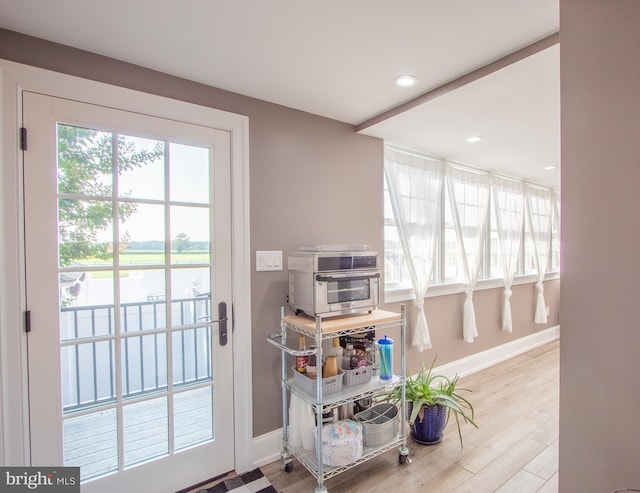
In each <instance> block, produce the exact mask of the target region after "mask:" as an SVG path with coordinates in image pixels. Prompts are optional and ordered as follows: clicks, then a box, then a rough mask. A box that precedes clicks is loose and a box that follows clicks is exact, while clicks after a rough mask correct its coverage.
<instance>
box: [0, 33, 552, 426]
mask: <svg viewBox="0 0 640 493" xmlns="http://www.w3.org/2000/svg"><path fill="white" fill-rule="evenodd" d="M0 58H4V59H7V60H12V61H17V62H21V63H25V64H29V65H34V66H37V67H42V68H48V69H51V70H55V71H58V72H63V73H68V74H72V75H76V76H80V77H85V78H88V79H93V80H98V81H101V82H107V83H111V84H114V85H118V86H122V87H128V88H132V89H137V90H141V91H145V92H149V93H153V94H158V95H162V96H167V97H172V98H175V99H179V100H183V101H189V102H192V103H196V104H200V105H204V106H210V107H214V108H218V109H222V110H227V111H231V112H234V113H240V114H243V115H248V116H249V119H250V120H249V127H250V130H249V134H250V141H249V148H250V149H249V152H250V160H251V164H250V166H251V170H250V180H251V192H250V199H251V234H250V236H251V251H252V252H255V251H256V250H282V251H283V252H284V255H285V257H286V254H287V253H288V252H291V251H294V250H297V249H298V248H299V246H300V245H301V244H309V243H318V242H319V243H366V244H369V245H371V246H372V247H373V248H374V249H376V250H377V251H380V252H381V251H382V248H383V224H382V207H383V202H382V165H383V156H382V141H381V140H379V139H376V138H372V137H366V136H362V135H358V134H356V133H355V132H354V130H353V128H352V127H351V126H350V125H346V124H344V123H340V122H337V121H333V120H328V119H326V118H321V117H318V116H314V115H311V114H308V113H303V112H300V111H296V110H292V109H288V108H284V107H282V106H278V105H274V104H271V103H267V102H264V101H260V100H256V99H252V98H248V97H245V96H241V95H238V94H234V93H231V92H228V91H223V90H220V89H216V88H212V87H208V86H205V85H202V84H197V83H194V82H190V81H186V80H183V79H178V78H176V77H172V76H169V75H166V74H161V73H157V72H154V71H151V70H148V69H144V68H141V67H137V66H134V65H131V64H127V63H124V62H119V61H116V60H113V59H109V58H105V57H102V56H98V55H94V54H91V53H87V52H83V51H80V50H76V49H72V48H68V47H65V46H61V45H57V44H54V43H50V42H46V41H43V40H39V39H36V38H32V37H28V36H23V35H20V34H17V33H13V32H11V31H6V30H1V29H0ZM252 262H253V260H252ZM251 282H252V291H251V294H252V321H253V325H252V332H253V341H252V343H253V361H252V365H253V376H254V378H253V400H254V428H253V433H254V436H259V435H261V434H264V433H267V432H269V431H272V430H275V429H277V428H279V427H280V426H281V410H280V383H279V371H280V366H279V353H278V351H277V350H276V349H275V348H274V347H273V346H271V345H269V344H267V343H266V341H265V337H266V336H267V335H268V334H270V333H273V332H277V331H278V330H279V313H280V306H281V305H282V304H283V303H284V302H285V298H286V294H287V275H286V271H282V272H253V274H252V279H251ZM559 284H560V282H559V281H550V282H547V283H546V284H545V297H546V299H547V304H548V305H549V306H550V308H551V315H550V317H549V323H548V324H547V325H545V326H540V325H536V324H534V323H533V321H532V318H533V313H534V307H535V289H534V285H533V284H526V285H521V286H515V287H514V288H513V297H512V307H513V317H514V331H513V333H512V334H508V333H506V332H504V331H502V330H500V320H499V310H500V306H501V300H502V290H500V289H491V290H484V291H479V292H477V293H476V294H475V295H474V303H475V306H476V318H477V322H478V330H479V332H480V337H479V338H478V339H477V341H476V342H474V343H473V344H468V343H465V342H463V340H462V334H461V332H462V329H461V327H462V306H463V302H464V295H462V294H460V295H451V296H440V297H436V298H429V299H428V300H427V302H426V305H425V306H426V313H427V317H428V321H429V324H430V332H431V337H432V341H433V346H434V348H435V349H433V350H429V351H425V352H423V353H418V352H417V351H414V350H410V351H409V355H408V360H409V369H410V370H411V371H417V369H418V367H419V366H420V364H421V362H422V360H425V361H427V362H430V361H431V360H432V359H433V357H434V356H435V355H437V356H438V359H437V361H438V364H444V363H447V362H450V361H453V360H456V359H458V358H461V357H464V356H468V355H470V354H473V353H475V352H478V351H482V350H485V349H489V348H492V347H494V346H498V345H500V344H504V343H505V342H509V341H512V340H514V339H517V338H520V337H523V336H526V335H530V334H532V333H534V332H536V331H539V330H541V329H543V328H546V327H549V326H553V325H556V324H557V323H558V312H559V306H558V305H559ZM384 308H387V309H392V310H397V309H398V308H399V305H398V304H392V305H389V306H386V307H384Z"/></svg>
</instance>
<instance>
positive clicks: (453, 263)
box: [384, 147, 560, 298]
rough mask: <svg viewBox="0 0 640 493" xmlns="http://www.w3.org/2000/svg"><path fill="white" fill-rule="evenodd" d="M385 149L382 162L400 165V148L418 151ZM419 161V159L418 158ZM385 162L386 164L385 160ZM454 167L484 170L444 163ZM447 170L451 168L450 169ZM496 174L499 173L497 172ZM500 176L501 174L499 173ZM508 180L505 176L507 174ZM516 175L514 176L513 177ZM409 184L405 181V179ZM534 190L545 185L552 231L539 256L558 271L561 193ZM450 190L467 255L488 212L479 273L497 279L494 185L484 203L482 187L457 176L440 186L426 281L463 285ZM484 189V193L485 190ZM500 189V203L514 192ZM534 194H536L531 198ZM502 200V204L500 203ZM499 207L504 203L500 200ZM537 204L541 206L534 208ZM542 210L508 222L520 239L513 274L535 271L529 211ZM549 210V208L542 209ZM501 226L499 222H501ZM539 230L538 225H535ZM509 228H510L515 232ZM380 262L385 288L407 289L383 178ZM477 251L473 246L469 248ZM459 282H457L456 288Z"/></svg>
mask: <svg viewBox="0 0 640 493" xmlns="http://www.w3.org/2000/svg"><path fill="white" fill-rule="evenodd" d="M386 150H387V151H388V152H386V153H385V159H386V162H388V161H389V160H393V162H394V163H397V164H399V165H405V164H406V163H405V162H402V161H403V158H402V157H399V156H402V153H403V152H407V154H408V155H411V156H417V155H418V154H417V153H410V152H408V151H399V150H397V149H394V148H390V147H387V148H386ZM424 159H425V160H433V158H429V157H428V156H424ZM418 161H419V160H418ZM385 165H386V164H385ZM411 165H412V166H416V160H415V159H414V160H412V164H411ZM452 168H455V169H458V170H463V171H466V172H468V173H476V174H485V175H486V172H484V171H480V170H474V169H472V168H468V167H462V166H458V165H455V166H453V165H450V164H448V165H447V168H446V169H447V170H450V169H452ZM449 174H450V172H449ZM496 179H497V178H496ZM499 179H501V180H504V179H503V178H499ZM444 180H445V181H447V180H451V178H450V176H448V175H447V173H445V177H444ZM506 180H507V181H508V180H509V179H506ZM512 181H518V180H512ZM519 183H520V184H521V185H520V186H519V187H520V189H522V190H523V191H522V192H521V193H520V195H519V196H520V197H522V196H523V195H522V194H524V193H525V192H524V188H525V187H524V186H523V185H522V182H519ZM405 185H407V184H405ZM420 186H421V184H420V183H411V184H410V188H412V187H420ZM534 188H535V189H537V190H541V189H542V190H544V191H545V193H551V194H552V195H551V196H552V197H553V200H552V211H551V214H552V227H551V233H550V234H551V237H550V240H549V241H548V242H547V244H548V245H549V248H548V251H545V252H543V254H542V256H541V257H542V258H543V259H544V261H545V262H547V263H548V266H547V271H548V272H551V273H558V272H560V231H559V230H560V197H559V194H558V193H555V192H552V191H551V190H550V189H545V188H544V187H538V186H536V187H534ZM450 190H453V191H454V193H455V195H456V199H457V204H458V208H457V211H458V215H459V220H460V225H461V232H462V241H464V246H465V250H466V252H467V257H468V258H469V259H470V258H471V255H472V252H471V250H472V249H473V248H475V245H477V243H474V241H473V238H474V231H475V228H476V226H475V225H477V224H480V222H481V221H480V220H481V217H479V215H482V214H486V215H487V217H486V228H485V237H484V240H483V243H484V245H483V250H482V255H480V256H479V262H480V265H479V272H478V279H479V280H481V281H488V280H499V281H501V282H502V279H503V276H504V272H503V265H502V255H501V251H500V240H499V231H498V220H497V215H496V214H497V212H496V198H495V196H494V194H495V193H496V192H495V189H492V190H491V195H490V198H489V206H488V207H486V205H485V202H484V201H485V200H486V192H483V191H482V187H480V186H476V185H474V184H470V183H460V182H458V181H456V180H454V181H452V183H451V184H449V183H448V182H446V183H445V185H444V186H443V187H442V192H441V195H440V199H439V200H440V207H439V209H440V211H439V214H440V216H441V217H440V220H439V224H440V227H439V231H438V241H437V246H436V252H435V256H436V258H435V261H434V268H433V270H432V275H431V279H430V282H429V285H430V286H432V287H433V286H441V287H444V286H449V287H450V288H451V289H454V291H462V285H463V284H464V283H465V271H464V265H463V261H462V257H461V255H462V253H461V252H462V249H461V248H460V240H459V238H458V235H457V233H456V228H455V220H454V219H455V218H454V213H455V210H454V209H453V208H452V204H453V203H454V202H453V198H452V197H451V194H450ZM483 193H485V195H483ZM498 193H500V198H499V203H500V204H504V203H505V202H506V201H507V200H513V194H514V192H510V193H511V195H509V193H506V192H498ZM534 200H537V199H536V198H534ZM501 206H502V205H501ZM502 207H503V206H502ZM538 209H539V208H538ZM541 213H542V212H541V211H537V212H535V213H533V214H531V215H529V214H524V217H525V218H527V219H526V220H523V221H522V224H519V223H518V225H517V226H510V227H511V228H514V227H518V228H519V231H520V235H521V241H520V242H519V254H518V262H517V270H516V276H533V275H536V273H537V268H536V258H535V247H534V244H533V241H534V235H532V234H531V231H532V227H531V224H530V221H529V219H528V217H531V218H532V220H534V221H539V220H542V219H544V218H541V217H538V216H539V214H541ZM545 213H547V214H548V213H549V211H547V212H545ZM504 227H505V226H504V225H503V228H504ZM536 230H538V228H536ZM513 231H514V230H512V231H511V234H513ZM541 235H542V233H540V232H538V233H537V235H536V239H537V240H538V245H540V244H544V242H543V241H541V240H542V239H543V238H542V237H541ZM384 245H385V250H384V263H385V293H387V294H398V295H399V296H400V297H403V298H406V297H408V296H409V295H407V296H405V293H409V292H410V291H411V288H412V286H411V280H410V277H409V273H408V269H407V265H406V262H405V259H404V253H403V249H402V245H401V242H400V238H399V234H398V228H397V225H396V219H395V217H394V213H393V208H392V206H391V200H390V196H389V190H388V188H387V183H386V182H385V188H384ZM473 253H475V252H473ZM456 286H457V288H456Z"/></svg>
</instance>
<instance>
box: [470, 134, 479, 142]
mask: <svg viewBox="0 0 640 493" xmlns="http://www.w3.org/2000/svg"><path fill="white" fill-rule="evenodd" d="M481 140H482V137H480V136H479V135H473V136H472V137H469V138H468V139H467V142H480V141H481Z"/></svg>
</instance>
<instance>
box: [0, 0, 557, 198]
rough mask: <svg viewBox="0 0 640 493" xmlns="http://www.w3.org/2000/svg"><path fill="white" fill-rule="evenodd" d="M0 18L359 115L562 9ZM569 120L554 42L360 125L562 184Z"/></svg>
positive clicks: (34, 3) (49, 9) (373, 1)
mask: <svg viewBox="0 0 640 493" xmlns="http://www.w3.org/2000/svg"><path fill="white" fill-rule="evenodd" d="M0 27H3V28H6V29H11V30H14V31H18V32H22V33H26V34H30V35H34V36H38V37H41V38H44V39H48V40H51V41H56V42H59V43H63V44H66V45H70V46H74V47H78V48H82V49H85V50H88V51H92V52H95V53H99V54H102V55H106V56H110V57H114V58H117V59H120V60H124V61H127V62H131V63H135V64H138V65H142V66H145V67H149V68H152V69H155V70H160V71H162V72H166V73H169V74H173V75H177V76H180V77H184V78H187V79H191V80H194V81H198V82H202V83H205V84H209V85H212V86H215V87H219V88H222V89H227V90H230V91H234V92H237V93H241V94H245V95H247V96H252V97H255V98H259V99H263V100H266V101H271V102H274V103H278V104H282V105H285V106H289V107H292V108H297V109H300V110H303V111H308V112H310V113H315V114H318V115H322V116H326V117H329V118H333V119H336V120H339V121H342V122H346V123H350V124H354V125H357V124H360V123H362V122H364V121H366V120H368V119H370V118H372V117H373V116H375V115H378V114H380V113H383V112H385V111H387V110H389V109H392V108H394V107H397V106H398V105H400V104H402V103H404V102H406V101H408V100H411V99H413V98H415V97H417V96H419V95H421V94H423V93H426V92H428V91H430V90H433V89H434V88H437V87H439V86H441V85H443V84H445V83H446V82H448V81H451V80H453V79H456V78H458V77H460V76H462V75H464V74H466V73H468V72H470V71H472V70H475V69H477V68H480V67H482V66H484V65H487V64H488V63H490V62H493V61H495V60H497V59H500V58H502V57H504V56H505V55H508V54H509V53H512V52H514V51H516V50H518V49H520V48H523V47H525V46H527V45H529V44H531V43H533V42H535V41H538V40H540V39H542V38H545V37H547V36H549V35H551V34H553V33H554V32H557V31H558V28H559V19H558V0H518V1H514V0H482V1H472V0H446V1H443V0H394V1H390V0H322V1H319V0H183V1H180V2H177V1H175V0H135V1H131V0H109V2H104V1H95V0H84V1H83V2H78V1H77V0H56V1H55V2H52V1H42V0H0ZM403 73H411V74H413V75H415V76H417V77H418V84H417V85H416V86H414V87H412V88H410V89H406V88H405V89H402V88H399V87H396V86H394V85H393V79H394V77H395V76H397V75H399V74H403ZM559 123H560V77H559V50H558V47H557V46H554V47H551V48H548V49H546V50H544V51H542V52H540V53H539V54H537V55H533V56H531V57H528V58H526V59H524V60H522V61H520V62H517V63H515V64H513V65H511V66H509V67H506V68H504V69H502V70H499V71H497V72H494V73H492V74H491V75H488V76H486V77H484V78H482V79H479V80H477V81H475V82H472V83H470V84H468V85H466V86H464V87H462V88H460V89H457V90H455V91H452V92H449V93H447V94H445V95H443V96H440V97H438V98H436V99H434V100H432V101H429V102H428V103H425V104H422V105H420V106H419V107H416V108H414V109H412V110H410V111H407V112H404V113H402V114H400V115H398V116H395V117H393V118H390V119H387V120H385V121H383V122H381V123H378V124H376V125H374V126H370V127H368V128H367V129H365V130H363V131H362V133H365V134H367V135H375V136H378V137H381V138H384V139H385V140H387V141H389V142H392V143H395V144H398V145H402V146H406V147H410V148H412V149H416V150H420V151H423V152H427V153H429V154H432V155H435V156H438V157H443V158H446V159H451V160H454V161H457V162H460V163H464V164H468V165H471V166H476V167H482V168H486V169H491V170H495V171H500V172H502V173H506V174H509V175H513V176H518V177H521V178H525V179H528V180H531V181H534V182H537V183H540V184H545V185H549V186H554V187H559V185H560V179H559V170H558V169H556V170H554V171H546V170H544V169H543V168H544V167H545V166H549V165H556V166H559V164H560V143H559V142H560V139H559V134H560V130H559ZM472 134H479V135H481V136H482V137H483V140H482V141H481V142H479V143H476V144H469V143H467V142H466V141H465V139H466V137H468V136H470V135H472Z"/></svg>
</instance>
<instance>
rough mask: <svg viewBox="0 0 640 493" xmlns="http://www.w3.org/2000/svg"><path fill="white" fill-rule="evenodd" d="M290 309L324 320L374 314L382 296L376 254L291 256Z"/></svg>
mask: <svg viewBox="0 0 640 493" xmlns="http://www.w3.org/2000/svg"><path fill="white" fill-rule="evenodd" d="M287 264H288V270H289V306H290V307H291V309H292V310H294V311H295V312H296V313H297V314H306V315H309V316H316V315H322V316H324V317H328V316H337V315H348V314H352V313H361V312H371V311H373V310H375V309H376V307H377V306H378V301H379V297H380V268H379V265H378V254H377V253H376V252H370V251H361V252H335V251H318V252H313V251H301V252H295V253H291V254H289V256H288V260H287Z"/></svg>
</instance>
